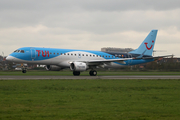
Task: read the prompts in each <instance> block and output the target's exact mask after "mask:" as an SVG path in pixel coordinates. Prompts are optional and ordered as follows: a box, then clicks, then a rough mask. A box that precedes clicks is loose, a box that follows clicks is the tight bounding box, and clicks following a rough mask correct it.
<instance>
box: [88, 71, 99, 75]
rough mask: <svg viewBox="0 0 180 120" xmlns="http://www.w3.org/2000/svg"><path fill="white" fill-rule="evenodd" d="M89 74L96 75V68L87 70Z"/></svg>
mask: <svg viewBox="0 0 180 120" xmlns="http://www.w3.org/2000/svg"><path fill="white" fill-rule="evenodd" d="M89 75H90V76H96V75H97V71H96V70H91V71H89Z"/></svg>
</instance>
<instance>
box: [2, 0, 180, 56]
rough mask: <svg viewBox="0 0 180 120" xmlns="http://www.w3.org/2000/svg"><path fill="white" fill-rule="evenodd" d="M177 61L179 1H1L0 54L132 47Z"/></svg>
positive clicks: (179, 41) (179, 49)
mask: <svg viewBox="0 0 180 120" xmlns="http://www.w3.org/2000/svg"><path fill="white" fill-rule="evenodd" d="M152 29H158V34H157V39H156V44H155V48H154V50H163V52H156V53H155V56H157V55H169V54H174V55H175V56H177V57H180V0H0V55H1V54H2V52H4V54H5V55H8V54H10V53H11V52H13V51H14V50H16V49H18V48H21V47H48V48H49V47H50V48H68V49H70V48H71V49H87V50H100V49H101V48H102V47H118V48H133V49H136V48H138V46H139V45H140V44H141V42H142V41H143V40H144V38H145V37H146V36H147V35H148V34H149V32H150V31H151V30H152Z"/></svg>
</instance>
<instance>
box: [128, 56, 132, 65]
mask: <svg viewBox="0 0 180 120" xmlns="http://www.w3.org/2000/svg"><path fill="white" fill-rule="evenodd" d="M128 58H132V55H131V54H129V55H128ZM131 63H132V60H131V59H130V60H128V65H131Z"/></svg>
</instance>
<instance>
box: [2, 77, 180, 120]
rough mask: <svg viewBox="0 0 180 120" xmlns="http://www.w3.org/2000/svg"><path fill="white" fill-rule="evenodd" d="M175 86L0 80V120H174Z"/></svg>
mask: <svg viewBox="0 0 180 120" xmlns="http://www.w3.org/2000/svg"><path fill="white" fill-rule="evenodd" d="M179 93H180V80H1V81H0V120H10V119H13V120H31V119H35V120H46V119H47V120H49V119H53V120H79V119H82V120H91V119H94V120H117V119H123V120H155V119H156V120H179V119H180V113H179V111H180V104H179V102H180V95H179Z"/></svg>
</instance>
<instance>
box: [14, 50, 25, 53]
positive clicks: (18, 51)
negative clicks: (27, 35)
mask: <svg viewBox="0 0 180 120" xmlns="http://www.w3.org/2000/svg"><path fill="white" fill-rule="evenodd" d="M14 53H24V50H15V51H14Z"/></svg>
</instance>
